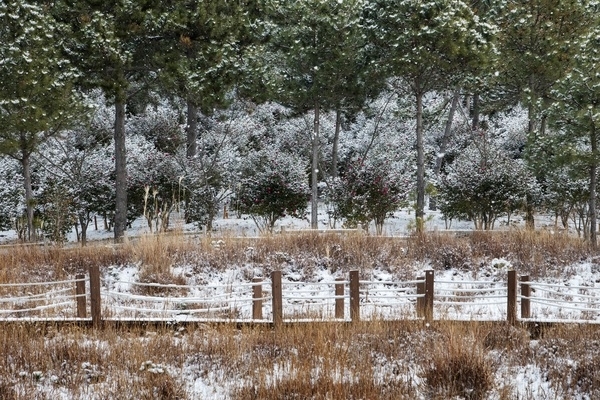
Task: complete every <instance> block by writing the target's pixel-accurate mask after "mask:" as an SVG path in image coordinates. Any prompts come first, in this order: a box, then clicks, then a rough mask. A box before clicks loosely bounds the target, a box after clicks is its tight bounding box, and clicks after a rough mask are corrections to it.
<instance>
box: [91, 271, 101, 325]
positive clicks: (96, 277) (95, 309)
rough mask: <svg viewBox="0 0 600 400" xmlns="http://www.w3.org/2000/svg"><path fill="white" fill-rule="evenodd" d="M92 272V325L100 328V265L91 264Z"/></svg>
mask: <svg viewBox="0 0 600 400" xmlns="http://www.w3.org/2000/svg"><path fill="white" fill-rule="evenodd" d="M89 273H90V307H91V309H92V325H93V326H94V328H100V327H101V325H102V305H101V303H100V267H98V266H97V265H94V266H91V267H90V269H89Z"/></svg>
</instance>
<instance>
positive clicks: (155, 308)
mask: <svg viewBox="0 0 600 400" xmlns="http://www.w3.org/2000/svg"><path fill="white" fill-rule="evenodd" d="M88 303H89V307H88ZM519 308H520V317H519V318H518V317H517V311H518V309H519ZM88 311H89V312H88ZM361 314H362V315H363V316H364V315H366V316H371V317H373V316H377V317H383V318H386V319H417V320H418V319H421V320H424V321H432V320H434V318H435V319H448V320H458V319H464V318H468V319H473V320H476V319H478V318H480V317H482V316H483V317H487V318H488V320H489V318H490V316H491V318H492V320H506V321H508V322H509V323H516V322H519V321H531V320H534V319H537V320H540V318H545V317H546V318H547V317H549V316H554V318H553V321H558V322H560V321H565V322H568V321H579V320H586V321H595V320H597V319H598V318H600V287H595V286H594V284H593V283H592V284H591V285H590V286H572V285H566V284H553V283H543V282H534V281H530V279H529V276H527V275H523V276H521V277H520V278H519V279H517V275H516V272H515V271H508V274H507V279H506V280H505V281H453V280H441V279H440V280H435V279H434V271H433V270H427V271H424V273H423V275H422V276H418V277H417V278H416V279H414V280H406V281H379V280H365V279H360V278H359V272H358V271H350V273H349V274H348V276H347V279H346V278H338V279H336V280H332V281H325V282H296V281H284V280H283V276H282V272H281V271H273V272H272V273H271V276H270V277H269V278H263V277H255V278H253V279H252V281H251V282H240V283H231V284H216V285H215V284H201V285H200V284H199V285H179V284H160V283H155V282H130V281H120V280H117V279H114V278H113V277H111V276H110V275H109V276H107V277H105V278H101V276H100V270H99V268H98V267H90V268H89V270H88V273H87V274H78V275H77V276H76V277H75V279H70V280H60V281H53V282H24V283H5V284H0V319H24V320H26V319H48V320H49V319H52V318H54V319H56V318H64V319H67V318H73V317H75V318H76V319H78V320H90V321H91V322H92V324H93V326H101V324H102V323H103V321H105V320H132V319H133V320H139V321H144V320H153V321H156V320H164V321H174V320H175V321H178V320H181V321H194V320H199V321H200V320H206V319H211V320H222V321H256V322H269V323H273V324H274V325H275V326H279V325H281V324H282V323H283V322H284V321H300V320H311V321H314V320H341V321H353V322H354V321H359V320H360V319H361Z"/></svg>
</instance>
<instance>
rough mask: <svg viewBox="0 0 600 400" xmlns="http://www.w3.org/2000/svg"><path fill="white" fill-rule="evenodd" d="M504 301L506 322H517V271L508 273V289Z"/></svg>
mask: <svg viewBox="0 0 600 400" xmlns="http://www.w3.org/2000/svg"><path fill="white" fill-rule="evenodd" d="M507 293H508V294H507V296H508V299H507V301H506V306H507V309H506V320H507V322H508V323H509V324H513V325H514V324H515V322H517V271H514V270H511V271H508V287H507Z"/></svg>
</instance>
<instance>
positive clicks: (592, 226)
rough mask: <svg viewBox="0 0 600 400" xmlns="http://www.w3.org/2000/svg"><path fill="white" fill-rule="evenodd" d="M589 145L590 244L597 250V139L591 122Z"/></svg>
mask: <svg viewBox="0 0 600 400" xmlns="http://www.w3.org/2000/svg"><path fill="white" fill-rule="evenodd" d="M590 143H591V146H592V163H591V165H590V244H591V247H592V249H593V250H596V249H597V240H596V227H597V222H596V220H597V215H596V176H597V169H598V161H597V157H598V139H597V138H596V127H595V126H594V124H593V122H592V129H591V131H590Z"/></svg>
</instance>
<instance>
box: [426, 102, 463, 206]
mask: <svg viewBox="0 0 600 400" xmlns="http://www.w3.org/2000/svg"><path fill="white" fill-rule="evenodd" d="M459 100H460V92H459V91H458V90H455V91H454V94H453V96H452V103H450V111H449V112H448V119H447V120H446V126H445V128H444V136H442V141H441V143H440V151H439V152H438V155H437V157H436V159H435V170H434V173H435V176H436V178H437V177H438V176H439V175H440V172H441V170H442V161H443V159H444V153H445V152H446V148H447V147H448V142H449V141H450V137H451V135H452V122H453V121H454V115H455V114H456V109H457V108H458V101H459ZM429 209H430V210H432V211H435V210H437V196H431V198H430V199H429Z"/></svg>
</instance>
